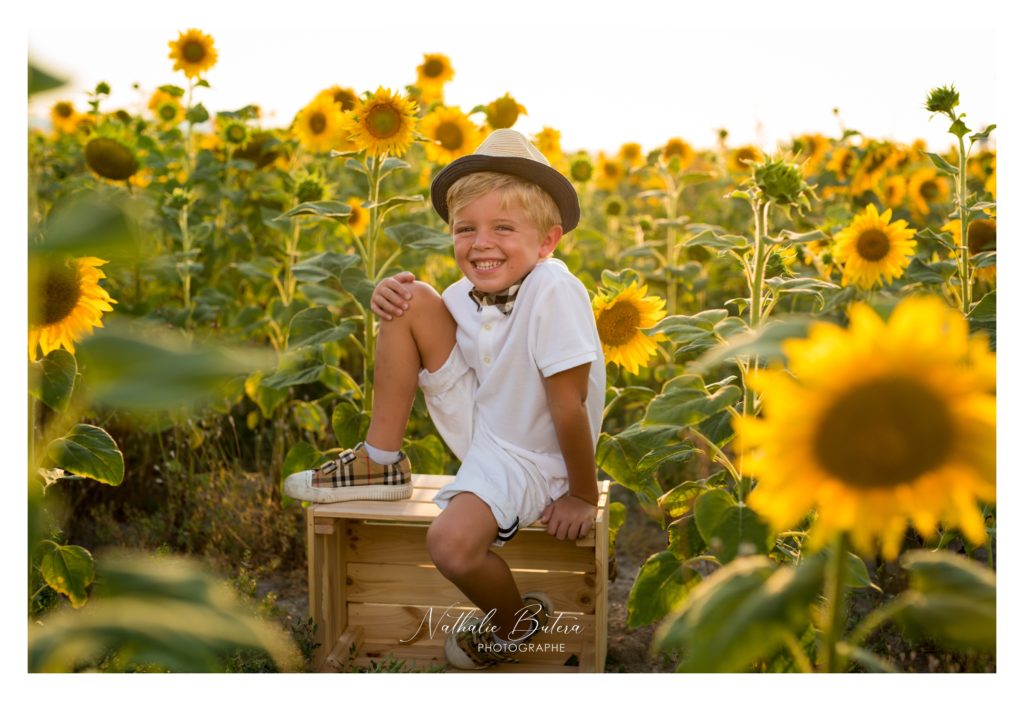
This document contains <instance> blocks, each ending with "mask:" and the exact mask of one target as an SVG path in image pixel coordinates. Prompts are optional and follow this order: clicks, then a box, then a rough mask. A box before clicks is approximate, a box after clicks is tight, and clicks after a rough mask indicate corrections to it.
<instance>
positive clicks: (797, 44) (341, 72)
mask: <svg viewBox="0 0 1024 701" xmlns="http://www.w3.org/2000/svg"><path fill="white" fill-rule="evenodd" d="M876 4H877V5H879V8H880V13H875V12H871V11H870V9H869V7H870V5H871V3H867V4H864V3H858V5H857V9H856V10H853V6H850V5H842V6H836V7H835V8H834V9H829V8H828V7H827V3H817V4H811V3H800V4H794V5H793V7H794V10H793V11H791V12H787V11H785V10H783V9H779V8H781V7H782V6H783V5H784V3H783V4H780V3H764V5H765V6H770V7H771V8H772V9H771V10H765V9H759V8H758V7H757V6H754V5H750V6H748V7H744V3H740V4H739V5H737V4H735V3H730V4H729V9H728V10H722V9H717V10H711V9H708V8H706V7H703V6H693V3H690V4H686V3H682V2H678V3H657V2H651V1H649V0H641V1H640V2H629V3H625V2H616V3H587V4H586V5H582V4H580V3H558V2H544V3H542V2H536V1H535V0H524V1H521V2H517V3H511V4H507V5H506V4H501V5H498V4H494V5H491V6H489V10H488V13H490V14H491V15H492V17H491V19H484V18H483V17H476V16H473V15H472V14H468V15H467V14H466V13H467V8H468V7H469V6H468V5H460V4H453V3H444V2H441V3H438V2H436V1H435V2H433V3H423V2H410V1H409V0H391V1H389V2H387V3H386V4H384V5H381V6H371V5H370V4H369V3H359V4H351V3H335V5H336V6H343V7H342V8H340V9H339V8H338V7H335V8H334V9H331V5H327V4H323V3H312V4H311V3H308V2H302V1H299V2H288V3H281V4H280V5H275V6H273V9H271V6H269V5H265V4H264V5H265V7H266V9H265V11H260V10H258V9H251V8H253V7H254V6H252V5H248V4H247V5H245V9H244V10H241V9H240V7H241V6H240V5H239V4H238V3H215V2H203V3H197V2H178V3H174V5H168V6H164V7H162V8H161V11H160V13H159V14H156V15H151V16H146V17H140V16H139V13H138V11H137V10H136V9H135V8H136V7H137V4H135V3H122V2H110V1H107V2H102V1H101V2H99V3H82V4H81V5H76V6H70V5H69V6H66V7H64V8H63V9H62V10H61V11H60V12H54V11H53V10H52V5H51V4H50V3H46V4H40V5H38V6H37V7H38V8H39V9H37V10H29V13H30V18H31V20H30V21H31V23H30V27H29V33H28V39H29V50H30V54H31V55H32V56H33V57H34V58H35V59H36V60H37V61H38V62H39V63H40V64H41V65H43V66H45V67H47V68H49V69H50V70H52V71H54V72H55V73H57V74H59V75H63V76H65V77H67V78H68V80H69V84H68V86H67V87H66V88H65V89H64V90H62V91H59V92H57V91H55V92H51V93H48V94H46V95H44V96H42V97H40V98H39V99H38V100H35V101H33V103H32V104H31V109H30V111H31V113H32V114H33V115H37V116H45V114H46V113H47V110H48V108H49V106H50V105H52V103H53V102H54V101H56V100H57V99H73V100H74V101H75V103H76V105H77V106H78V107H79V109H85V107H86V105H85V100H86V98H85V96H84V93H85V91H86V90H91V89H92V88H93V87H94V86H95V84H96V83H97V82H98V81H100V80H105V81H107V82H108V83H109V84H110V85H111V87H112V88H113V92H112V95H111V97H110V99H109V102H108V104H109V106H110V107H112V108H113V107H128V106H135V107H137V106H138V105H140V104H142V105H144V104H145V103H144V100H145V99H146V98H148V95H149V93H150V92H151V91H152V90H153V88H155V87H157V86H158V85H161V84H164V83H176V84H179V85H181V84H183V79H182V77H181V76H180V74H175V73H174V72H173V71H172V70H171V65H172V62H171V61H170V59H168V57H167V54H168V47H167V42H168V41H169V40H171V39H173V38H175V37H176V36H177V34H178V31H181V30H184V29H187V28H190V27H196V28H199V29H201V30H203V31H204V32H206V33H208V34H210V35H212V36H213V38H214V41H215V47H216V49H217V51H218V54H219V60H218V63H217V65H216V66H215V67H214V68H213V69H212V70H211V71H210V72H209V73H208V75H207V78H208V80H209V82H210V83H211V85H212V86H213V88H212V90H210V91H207V92H205V93H204V94H203V95H202V97H201V99H202V101H203V102H204V104H205V105H206V106H207V108H208V109H210V111H211V112H213V111H215V110H232V109H237V108H239V107H241V106H243V105H245V104H248V103H250V102H255V103H257V104H259V105H260V106H261V107H262V108H263V109H264V111H265V113H266V114H267V115H268V120H267V121H268V123H269V124H271V125H285V124H287V123H288V122H289V121H290V120H291V119H292V117H293V116H294V115H295V113H296V112H297V111H298V110H299V109H300V108H301V107H302V106H303V105H305V104H306V103H307V102H308V101H309V100H310V99H312V97H313V96H314V95H315V94H316V93H317V92H318V91H319V90H321V89H323V88H325V87H328V86H330V85H332V84H340V85H343V86H347V87H352V88H355V89H356V90H357V91H359V92H361V91H363V90H366V89H374V88H376V87H377V86H378V85H384V86H386V87H390V88H395V89H398V88H401V87H403V86H405V85H407V84H409V83H412V82H413V81H414V80H415V77H416V66H417V65H418V64H419V63H421V62H422V60H423V54H424V53H427V52H441V53H444V54H447V55H448V56H449V57H450V59H451V61H452V65H453V67H454V68H455V78H454V80H453V81H452V82H451V83H450V84H449V86H448V88H447V91H446V99H447V102H448V103H449V104H454V105H458V106H460V107H462V108H463V109H464V110H467V111H468V110H469V109H471V108H472V107H473V106H475V105H478V104H484V103H487V102H490V101H491V100H493V99H495V98H497V97H499V96H501V95H503V94H504V93H505V92H506V91H508V92H510V93H511V94H512V96H513V97H515V98H516V99H517V100H518V101H519V102H520V103H521V104H523V105H525V106H526V108H527V109H528V111H529V114H528V116H527V117H526V118H523V119H521V121H520V123H519V124H518V125H517V126H518V128H520V129H522V130H523V131H526V132H529V133H536V132H537V131H539V130H540V128H541V127H543V126H553V127H555V128H556V129H558V130H560V131H561V132H562V142H563V146H564V147H565V148H566V149H577V148H586V149H588V150H592V151H596V150H598V149H605V150H611V149H618V147H619V146H620V145H621V144H622V143H624V142H626V141H638V142H640V143H641V144H642V145H643V146H644V147H645V148H653V147H655V146H658V145H660V144H662V143H664V142H665V141H666V140H667V139H668V138H669V137H672V136H682V137H683V138H685V139H687V140H689V141H690V142H691V143H693V144H694V145H697V146H711V145H712V144H714V142H715V135H716V133H717V131H718V129H719V128H720V127H724V128H726V129H728V130H729V132H730V134H731V138H730V143H731V144H733V145H740V144H742V143H748V142H752V143H755V144H757V145H759V146H761V147H768V148H771V147H773V146H774V145H775V143H776V142H777V141H778V140H779V139H787V138H789V137H791V136H793V135H795V134H798V133H801V132H804V131H818V132H822V133H824V134H827V135H838V134H839V133H841V127H840V124H839V120H837V118H836V116H835V115H834V114H833V112H832V110H833V108H834V107H838V108H839V109H840V116H841V119H842V122H843V124H844V125H845V126H847V127H849V128H853V129H858V130H860V131H862V132H864V133H865V134H867V135H870V136H873V137H878V138H893V139H898V140H901V141H907V142H909V141H911V140H913V139H914V138H917V137H924V138H926V139H927V140H928V141H929V142H930V143H934V144H935V146H936V148H937V149H940V150H941V149H944V147H945V146H946V145H947V144H948V142H949V137H948V136H946V135H944V129H943V127H942V124H941V122H939V121H938V120H935V123H932V124H930V123H929V122H928V113H927V112H925V110H924V109H923V108H922V107H921V103H922V102H923V100H924V98H925V96H926V95H927V93H928V90H929V89H930V88H932V87H934V86H937V85H939V84H943V83H949V82H952V83H955V84H956V86H957V87H958V88H959V89H960V92H961V95H962V105H963V107H964V109H966V110H967V111H968V117H969V124H970V125H971V126H978V125H982V124H985V123H988V122H991V121H994V119H995V105H996V102H995V100H996V90H995V72H994V70H993V69H992V59H991V42H992V37H991V35H990V34H989V32H987V31H971V32H967V33H966V36H965V37H964V38H963V42H964V43H963V49H964V50H963V51H962V52H956V53H954V52H952V51H944V50H939V49H938V47H936V46H934V44H933V42H937V41H942V42H952V41H953V40H954V36H955V35H954V33H953V32H952V31H951V26H950V24H949V23H948V22H947V21H946V20H944V19H943V13H942V12H941V10H940V9H936V8H938V7H939V6H940V5H941V3H930V4H929V5H928V7H929V15H928V17H930V18H932V19H925V20H922V16H921V13H919V12H917V11H916V10H915V9H914V7H915V4H914V3H906V6H904V4H903V3H889V4H888V6H887V5H883V4H882V3H876ZM97 5H99V6H100V8H102V7H104V6H111V7H114V6H117V7H119V8H120V9H119V11H114V12H104V11H102V10H101V9H97ZM222 5H223V7H222ZM438 5H440V6H442V7H449V8H462V9H448V10H447V11H442V12H436V11H433V10H432V8H434V7H437V6H438ZM817 5H826V7H825V8H820V7H817ZM975 5H976V4H975ZM307 6H308V9H306V10H305V11H304V10H303V8H306V7H307ZM371 7H374V9H372V10H371V9H369V8H371ZM376 7H386V8H387V10H386V16H385V17H381V16H380V10H378V9H376ZM363 8H367V9H363ZM499 8H500V10H499ZM583 8H585V10H584V9H583ZM626 8H628V10H627V9H626ZM189 10H192V11H189ZM239 15H242V17H239ZM451 19H456V20H457V21H456V22H451ZM930 44H931V46H930ZM135 82H138V83H139V85H140V86H141V92H139V91H134V90H133V89H132V87H131V86H132V84H133V83H135ZM999 133H1000V132H998V131H997V132H996V138H998V136H999Z"/></svg>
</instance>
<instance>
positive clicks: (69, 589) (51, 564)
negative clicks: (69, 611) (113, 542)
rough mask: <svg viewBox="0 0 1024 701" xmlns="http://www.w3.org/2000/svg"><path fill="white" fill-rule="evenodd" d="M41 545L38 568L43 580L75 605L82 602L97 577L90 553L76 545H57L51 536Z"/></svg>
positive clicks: (77, 606) (76, 606) (83, 604)
mask: <svg viewBox="0 0 1024 701" xmlns="http://www.w3.org/2000/svg"><path fill="white" fill-rule="evenodd" d="M40 547H41V551H42V555H41V557H40V561H39V571H40V573H41V574H42V575H43V580H44V581H45V582H46V584H47V585H49V587H50V588H51V589H53V590H54V591H57V592H59V593H61V594H63V595H64V596H66V597H68V599H70V600H71V605H72V606H73V607H74V608H76V609H77V608H81V607H82V606H85V604H86V601H87V600H88V596H89V595H88V588H89V586H90V585H91V584H92V583H93V580H95V579H96V568H95V566H94V564H93V559H92V554H91V553H90V552H89V551H88V550H86V549H85V548H82V547H80V546H78V545H57V544H56V543H54V542H53V541H50V540H44V541H43V542H42V543H41V544H40Z"/></svg>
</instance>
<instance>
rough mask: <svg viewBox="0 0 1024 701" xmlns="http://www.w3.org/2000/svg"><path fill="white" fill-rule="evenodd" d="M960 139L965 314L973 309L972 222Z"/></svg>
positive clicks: (959, 195)
mask: <svg viewBox="0 0 1024 701" xmlns="http://www.w3.org/2000/svg"><path fill="white" fill-rule="evenodd" d="M958 139H959V141H960V163H959V166H960V167H959V168H958V170H959V171H960V172H959V174H958V175H957V181H956V186H957V200H958V202H957V204H958V205H959V208H960V260H959V265H958V266H957V267H958V268H959V272H960V304H961V310H962V311H963V313H964V316H967V315H968V314H969V313H970V311H971V281H972V278H973V273H972V271H971V250H970V247H969V246H968V230H969V228H970V223H971V213H970V212H969V211H968V209H967V150H966V149H965V148H964V137H963V136H960V137H958Z"/></svg>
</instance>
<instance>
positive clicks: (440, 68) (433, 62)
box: [415, 54, 455, 105]
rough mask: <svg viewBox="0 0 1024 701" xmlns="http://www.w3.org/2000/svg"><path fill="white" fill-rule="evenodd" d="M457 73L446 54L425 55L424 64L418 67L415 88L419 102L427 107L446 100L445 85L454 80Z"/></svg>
mask: <svg viewBox="0 0 1024 701" xmlns="http://www.w3.org/2000/svg"><path fill="white" fill-rule="evenodd" d="M454 75H455V71H454V70H453V69H452V64H451V61H449V60H448V57H447V56H445V55H444V54H423V63H421V64H420V65H418V66H416V83H415V87H416V89H417V90H419V100H420V102H422V103H423V104H425V105H428V104H430V103H432V102H442V101H443V100H444V84H445V83H447V82H448V81H449V80H451V79H452V76H454Z"/></svg>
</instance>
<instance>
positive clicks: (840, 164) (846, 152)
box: [825, 146, 857, 181]
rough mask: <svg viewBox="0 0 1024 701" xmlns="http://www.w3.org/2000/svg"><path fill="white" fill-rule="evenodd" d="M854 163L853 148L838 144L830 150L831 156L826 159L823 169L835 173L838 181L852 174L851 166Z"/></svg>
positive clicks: (855, 157)
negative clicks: (833, 149)
mask: <svg viewBox="0 0 1024 701" xmlns="http://www.w3.org/2000/svg"><path fill="white" fill-rule="evenodd" d="M856 164H857V154H856V153H854V151H853V149H851V148H849V147H847V146H840V147H839V148H837V149H836V150H835V151H833V152H832V157H831V158H829V159H828V164H827V165H826V166H825V169H826V170H830V171H832V172H833V173H835V174H836V178H838V179H839V180H840V181H844V180H848V179H849V177H850V175H852V174H853V168H854V166H855V165H856Z"/></svg>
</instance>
